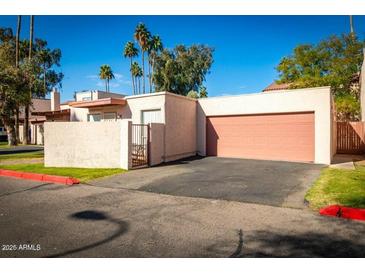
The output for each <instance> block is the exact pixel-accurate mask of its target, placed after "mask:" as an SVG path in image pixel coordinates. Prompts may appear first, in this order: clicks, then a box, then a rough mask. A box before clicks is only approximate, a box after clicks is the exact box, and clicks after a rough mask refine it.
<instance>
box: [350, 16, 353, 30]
mask: <svg viewBox="0 0 365 274" xmlns="http://www.w3.org/2000/svg"><path fill="white" fill-rule="evenodd" d="M350 33H351V34H353V33H354V22H353V19H352V15H350Z"/></svg>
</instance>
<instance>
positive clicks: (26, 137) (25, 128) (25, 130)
mask: <svg viewBox="0 0 365 274" xmlns="http://www.w3.org/2000/svg"><path fill="white" fill-rule="evenodd" d="M33 35H34V15H31V16H30V29H29V62H31V61H32V50H33ZM30 79H32V76H31V77H30ZM29 84H30V88H29V101H28V103H27V104H26V105H25V109H24V112H25V117H24V126H23V144H26V145H27V144H29V143H30V134H29V106H30V104H31V102H32V84H33V83H32V80H30V83H29Z"/></svg>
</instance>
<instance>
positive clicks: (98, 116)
mask: <svg viewBox="0 0 365 274" xmlns="http://www.w3.org/2000/svg"><path fill="white" fill-rule="evenodd" d="M87 121H88V122H100V121H101V114H100V113H95V114H88V115H87Z"/></svg>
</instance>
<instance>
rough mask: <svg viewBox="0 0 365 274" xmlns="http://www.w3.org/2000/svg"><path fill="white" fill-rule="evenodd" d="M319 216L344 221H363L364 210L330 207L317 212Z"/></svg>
mask: <svg viewBox="0 0 365 274" xmlns="http://www.w3.org/2000/svg"><path fill="white" fill-rule="evenodd" d="M319 214H321V215H325V216H332V217H339V218H345V219H352V220H359V221H365V209H362V208H352V207H346V206H340V205H331V206H327V207H324V208H321V209H320V210H319Z"/></svg>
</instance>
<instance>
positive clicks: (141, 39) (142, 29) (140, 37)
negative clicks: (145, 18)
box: [134, 23, 151, 93]
mask: <svg viewBox="0 0 365 274" xmlns="http://www.w3.org/2000/svg"><path fill="white" fill-rule="evenodd" d="M150 37H151V34H150V32H149V31H148V30H147V28H146V25H145V24H143V23H139V24H138V25H137V27H136V30H135V32H134V39H136V41H137V42H138V44H139V46H140V48H141V52H142V74H143V93H145V92H146V82H145V70H144V53H145V52H146V51H148V47H149V40H150Z"/></svg>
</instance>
